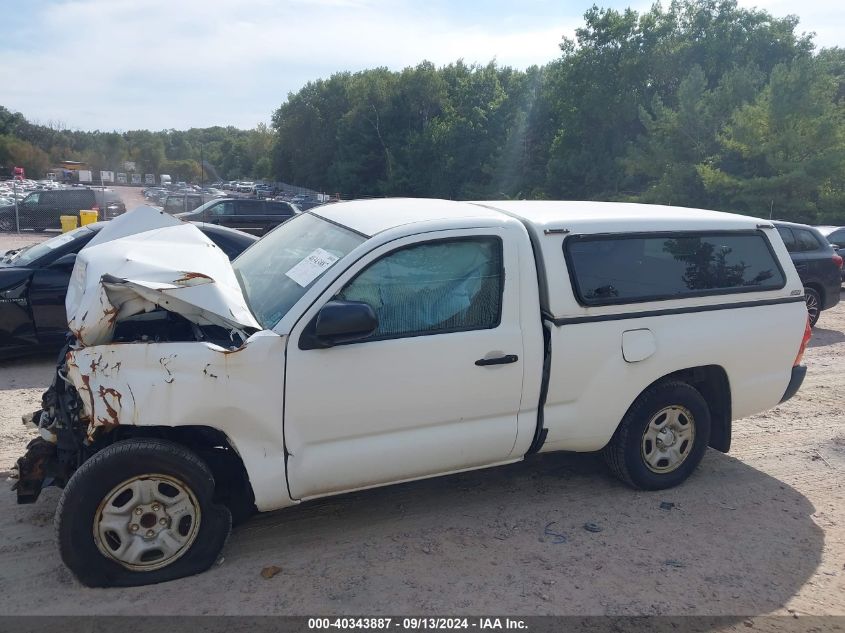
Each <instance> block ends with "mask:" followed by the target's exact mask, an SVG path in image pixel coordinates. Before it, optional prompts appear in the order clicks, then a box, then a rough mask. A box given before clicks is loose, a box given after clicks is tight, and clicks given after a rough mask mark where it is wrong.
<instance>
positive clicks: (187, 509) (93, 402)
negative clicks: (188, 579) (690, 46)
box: [17, 199, 809, 585]
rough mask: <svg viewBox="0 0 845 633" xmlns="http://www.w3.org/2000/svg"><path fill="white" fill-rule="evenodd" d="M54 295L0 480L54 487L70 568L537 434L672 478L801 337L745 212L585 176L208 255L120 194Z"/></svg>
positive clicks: (145, 550) (785, 273) (98, 564)
mask: <svg viewBox="0 0 845 633" xmlns="http://www.w3.org/2000/svg"><path fill="white" fill-rule="evenodd" d="M67 311H68V319H69V325H70V329H71V332H72V333H73V338H72V339H71V340H70V343H69V346H68V349H67V353H66V355H65V356H64V357H63V360H62V361H61V362H60V365H59V369H58V372H57V379H56V380H55V381H54V384H53V387H51V389H50V390H49V391H48V392H47V393H46V394H45V396H44V408H43V410H41V411H39V412H37V413H36V414H34V416H33V417H32V418H31V420H30V421H31V423H32V424H33V425H35V426H37V427H38V429H39V433H40V437H39V438H37V439H36V440H34V441H33V442H32V443H31V445H30V447H29V451H28V453H27V454H26V455H25V456H24V457H22V458H21V459H20V460H19V462H18V467H19V476H20V479H19V481H18V484H17V486H18V495H19V500H20V501H24V502H26V501H34V500H35V498H36V497H37V496H38V492H39V491H40V489H41V487H42V486H43V485H46V484H58V485H60V486H64V492H63V495H62V499H61V502H60V504H59V507H58V510H57V528H58V537H59V545H60V552H61V555H62V558H63V560H64V561H65V563H66V564H67V565H68V566H69V567H70V569H71V570H72V571H73V572H74V574H75V575H76V576H77V577H78V578H79V579H80V580H81V581H82V582H83V583H85V584H88V585H137V584H144V583H151V582H160V581H163V580H168V579H172V578H176V577H180V576H184V575H187V574H191V573H196V572H199V571H202V570H204V569H206V568H207V567H208V566H209V565H211V564H212V563H213V561H214V560H215V559H216V557H217V556H218V554H219V552H220V550H221V548H222V547H223V544H224V542H225V540H226V538H227V536H228V534H229V531H230V525H231V522H232V519H233V517H234V519H235V520H236V521H237V520H239V519H242V518H245V517H247V516H249V514H250V513H251V512H253V511H254V510H256V509H257V510H259V511H269V510H276V509H279V508H284V507H286V506H292V505H295V504H297V503H299V502H301V501H306V500H309V499H314V498H317V497H322V496H326V495H333V494H338V493H342V492H345V491H350V490H358V489H362V488H367V487H372V486H380V485H385V484H390V483H395V482H402V481H408V480H412V479H418V478H423V477H431V476H436V475H443V474H448V473H455V472H459V471H464V470H469V469H475V468H484V467H487V466H493V465H498V464H508V463H511V462H514V461H518V460H522V459H524V458H525V457H526V456H527V455H530V454H532V453H536V452H549V451H599V450H603V451H604V455H605V456H606V459H607V463H608V464H609V466H610V468H611V470H612V471H613V472H614V473H615V474H616V475H618V476H619V478H620V479H621V480H623V481H624V482H626V483H627V484H629V485H631V486H634V487H637V488H642V489H661V488H665V487H669V486H675V485H677V484H679V483H681V482H682V481H683V480H684V479H685V478H686V477H688V476H689V475H690V473H691V472H692V471H693V470H694V469H695V467H696V465H697V464H698V463H699V461H700V460H701V457H702V455H703V453H704V452H705V451H706V450H707V447H708V446H710V447H713V448H714V449H716V450H719V451H727V450H728V449H729V447H730V442H731V424H732V420H735V419H737V418H742V417H744V416H748V415H751V414H753V413H756V412H759V411H762V410H764V409H768V408H770V407H773V406H776V405H777V404H778V403H779V402H782V401H783V400H785V399H787V398H789V397H791V396H792V395H793V394H794V393H795V392H796V391H797V389H798V387H799V386H800V384H801V381H802V380H803V377H804V373H805V369H804V367H803V366H801V364H800V362H801V356H802V354H803V351H804V348H805V346H806V344H807V342H808V340H809V327H808V326H807V311H806V309H805V306H804V293H803V288H802V284H801V281H800V279H799V278H798V275H797V273H796V271H795V268H794V267H793V265H792V263H791V261H790V258H789V255H788V253H787V251H786V248H785V247H784V244H783V242H782V241H781V238H780V237H779V235H778V232H777V231H776V230H775V229H774V227H773V226H772V225H771V224H769V223H768V222H765V221H762V220H759V219H756V218H751V217H744V216H739V215H731V214H726V213H717V212H712V211H702V210H693V209H681V208H672V207H660V206H648V205H633V204H618V203H595V202H542V201H537V202H516V201H514V202H511V201H505V202H483V203H482V202H479V203H466V202H450V201H442V200H413V199H386V200H369V201H357V202H350V203H340V204H332V205H326V206H322V207H318V208H315V209H312V210H311V211H310V212H308V213H303V214H301V215H299V216H297V217H295V218H294V219H292V220H291V221H289V222H287V223H285V224H283V225H281V226H279V227H278V228H277V229H276V230H274V231H273V232H272V233H270V234H269V235H267V236H266V237H264V238H263V239H262V240H260V241H259V242H258V243H256V244H255V245H254V246H252V247H251V248H249V249H248V250H247V251H246V252H245V253H244V254H243V255H242V256H241V257H240V258H238V259H237V260H236V261H235V262H234V263H233V264H232V265H230V264H229V262H228V259H227V258H226V257H225V255H224V254H222V253H220V252H219V249H216V247H214V245H213V244H212V243H210V242H209V241H208V239H207V238H205V236H203V235H202V233H200V231H199V230H197V229H196V228H195V227H193V226H191V225H188V224H184V223H181V222H180V221H179V220H177V219H174V218H171V217H169V216H166V215H163V214H161V213H160V212H157V211H154V210H152V209H149V208H141V209H137V210H135V211H132V212H131V213H127V214H126V215H124V216H121V217H119V218H117V219H116V220H114V221H113V222H111V223H110V226H109V227H107V228H106V229H103V230H102V231H101V232H100V233H99V234H98V236H97V237H96V238H95V239H94V240H92V241H91V243H90V245H89V246H88V247H86V248H85V249H84V250H82V251H81V252H80V254H79V257H78V259H77V262H76V267H75V269H74V274H73V278H72V281H71V287H70V289H69V292H68V296H67ZM92 534H93V538H92Z"/></svg>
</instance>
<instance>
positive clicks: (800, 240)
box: [792, 229, 822, 252]
mask: <svg viewBox="0 0 845 633" xmlns="http://www.w3.org/2000/svg"><path fill="white" fill-rule="evenodd" d="M792 232H793V233H794V234H795V241H796V242H797V246H798V248H797V250H798V251H800V252H809V251H817V250H818V249H820V248H821V247H822V242H821V240H819V239H818V238H817V237H816V236H815V234H814V233H813V232H812V231H808V230H807V229H792Z"/></svg>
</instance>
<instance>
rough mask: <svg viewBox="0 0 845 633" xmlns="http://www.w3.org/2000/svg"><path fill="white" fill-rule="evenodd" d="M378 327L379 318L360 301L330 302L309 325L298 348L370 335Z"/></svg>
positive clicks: (315, 346)
mask: <svg viewBox="0 0 845 633" xmlns="http://www.w3.org/2000/svg"><path fill="white" fill-rule="evenodd" d="M376 328H378V317H376V313H375V312H374V311H373V309H372V307H371V306H370V305H369V304H366V303H363V302H361V301H329V302H328V303H327V304H326V305H324V306H323V307H322V308H321V309H320V311H319V312H318V313H317V316H316V317H314V319H313V320H312V321H311V323H309V324H308V327H306V328H305V331H304V332H303V333H302V337H301V338H300V339H299V349H325V348H327V347H332V346H333V345H338V344H340V343H350V342H352V341H358V340H361V339H363V338H367V337H368V336H370V335H371V334H372V333H373V332H375V330H376Z"/></svg>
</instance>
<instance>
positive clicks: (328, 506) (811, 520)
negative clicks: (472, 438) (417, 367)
mask: <svg viewBox="0 0 845 633" xmlns="http://www.w3.org/2000/svg"><path fill="white" fill-rule="evenodd" d="M5 244H6V242H5V241H3V240H0V247H2V246H4V245H5ZM6 248H8V246H6ZM761 327H765V324H761ZM806 362H807V364H808V365H809V373H808V377H807V380H806V381H805V383H804V386H803V388H802V389H801V391H800V392H799V393H798V395H797V396H796V397H795V398H793V399H792V400H791V401H789V402H788V403H786V404H784V405H782V406H780V407H778V408H776V409H774V410H772V411H769V412H767V413H764V414H761V415H758V416H755V417H752V418H748V419H745V420H742V421H739V422H738V423H735V426H734V430H735V431H734V432H735V435H734V445H733V449H732V451H731V453H730V454H729V455H723V454H720V453H717V452H715V451H710V452H709V453H708V454H707V456H706V457H705V459H704V462H703V463H702V465H701V467H700V468H699V470H698V472H697V473H696V474H695V475H694V476H693V477H692V478H691V479H690V480H689V481H688V482H687V483H686V484H684V485H683V486H681V487H679V488H677V489H674V490H668V491H664V492H659V493H643V492H634V491H632V490H629V489H628V488H625V487H624V486H622V485H621V484H620V483H618V482H617V481H616V480H614V479H613V478H612V477H611V476H610V475H609V474H608V472H607V471H606V470H605V468H604V466H603V464H602V462H601V460H600V459H599V458H597V457H596V456H593V455H546V456H540V457H534V458H532V459H529V460H528V461H526V462H524V463H521V464H517V465H513V466H509V467H505V468H498V469H492V470H487V471H476V472H472V473H467V474H462V475H458V476H452V477H446V478H440V479H432V480H427V481H423V482H416V483H411V484H405V485H400V486H393V487H390V488H384V489H380V490H372V491H367V492H362V493H356V494H351V495H346V496H342V497H337V498H333V499H327V500H324V501H320V502H314V503H310V504H306V505H302V506H300V507H296V508H291V509H287V510H284V511H280V512H277V513H272V514H267V515H262V516H258V517H256V518H254V519H252V520H250V521H249V522H248V523H246V524H245V525H243V526H241V527H240V528H238V529H236V530H235V531H234V533H233V534H232V537H231V539H230V540H229V542H228V544H227V546H226V548H225V550H224V557H223V559H222V560H221V561H219V563H218V564H217V565H216V566H214V567H213V568H212V569H211V570H210V571H208V572H206V573H204V574H201V575H199V576H195V577H192V578H185V579H182V580H178V581H174V582H170V583H166V584H162V585H157V586H151V587H141V588H136V589H110V590H92V589H86V588H84V587H82V586H81V585H79V584H78V583H77V582H76V581H75V580H74V579H73V578H72V577H71V575H70V573H69V572H68V571H67V570H66V569H65V568H64V567H63V566H62V564H61V561H60V560H59V556H58V553H57V549H56V545H55V542H54V535H53V525H52V519H53V512H54V510H55V507H56V502H57V499H58V496H59V491H57V490H55V489H51V490H49V491H47V492H46V493H45V494H42V496H41V498H40V499H39V501H38V502H37V503H36V504H34V505H28V506H18V505H16V504H15V498H14V493H12V492H10V491H9V490H8V488H9V485H10V483H11V482H9V481H8V469H9V468H10V467H11V465H12V464H13V462H14V460H15V459H16V458H17V456H18V455H19V454H20V453H21V452H22V451H23V449H24V446H25V444H26V442H27V441H28V440H29V439H30V438H31V437H32V432H31V431H29V430H26V429H24V428H23V427H22V426H21V423H20V415H21V414H22V413H25V412H28V411H32V410H35V409H36V408H37V407H38V402H39V399H40V396H41V393H42V391H43V390H44V388H45V387H46V385H47V383H48V382H49V380H50V377H51V371H52V365H53V361H52V359H51V358H35V359H28V360H19V361H13V362H7V363H5V364H3V365H0V613H2V614H27V613H41V614H48V613H49V614H86V615H95V614H133V613H136V614H150V613H155V614H158V615H164V614H300V615H303V614H305V615H307V614H310V615H314V614H335V613H336V614H344V615H350V614H373V613H390V614H401V613H415V614H425V615H432V614H485V613H499V614H521V615H533V614H537V615H540V614H647V615H663V614H675V615H677V614H709V615H760V614H769V613H774V614H787V613H792V612H795V613H798V614H845V566H844V565H843V564H844V563H845V488H843V479H842V475H843V473H844V472H845V302H843V303H842V304H840V306H839V307H837V308H836V309H834V310H832V311H830V312H826V313H824V314H823V315H822V318H821V320H820V322H819V327H818V328H817V329H816V330H815V334H814V338H813V340H812V343H811V347H810V349H809V350H808V352H807V355H806ZM280 485H281V482H280ZM588 524H589V525H588ZM585 526H588V527H589V528H590V529H586V528H585ZM271 565H275V566H278V567H280V568H281V572H280V573H278V574H277V575H275V576H273V577H272V578H269V579H265V578H263V577H262V575H261V570H262V569H263V568H265V567H267V566H271ZM740 622H741V621H740V620H737V626H738V627H739V629H738V630H741V629H742V628H743V627H742V625H741V624H740Z"/></svg>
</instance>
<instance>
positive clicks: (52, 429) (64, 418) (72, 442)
mask: <svg viewBox="0 0 845 633" xmlns="http://www.w3.org/2000/svg"><path fill="white" fill-rule="evenodd" d="M66 353H67V348H65V350H63V351H62V360H61V361H60V362H59V369H58V371H57V372H56V374H55V376H54V378H53V384H51V385H50V388H49V389H47V391H45V392H44V395H43V396H41V409H40V410H38V411H35V412H34V413H30V414H28V415H25V416H24V417H23V422H24V424H25V425H26V426H28V427H30V428H35V429H37V430H38V437H36V438H35V439H33V440H32V441H31V442H30V443H29V444H28V445H27V447H26V453H25V454H24V455H23V456H22V457H20V458H19V459H18V461H17V464H16V465H15V469H14V470H13V476H17V481H16V482H15V485H14V486H13V487H12V489H13V490H16V491H17V495H18V503H34V502H35V500H36V499H38V495H39V494H41V489H42V488H45V487H47V486H58V487H60V488H63V487H64V486H65V484H66V483H67V481H68V479H70V476H71V475H72V474H73V472H74V471H75V470H76V469H77V468H79V466H80V465H82V462H84V461H85V460H86V459H88V457H90V456H91V454H92V451H91V444H90V442H88V440H87V438H86V428H87V426H88V424H87V421H85V420H83V419H82V418H81V417H80V416H81V415H84V414H83V410H82V403H81V401H80V399H79V392H78V391H77V390H76V389H75V388H74V387H73V386H72V385H70V384H68V383H67V382H66V378H65V377H64V376H63V375H62V371H63V369H64V360H63V359H64V355H65V354H66Z"/></svg>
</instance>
